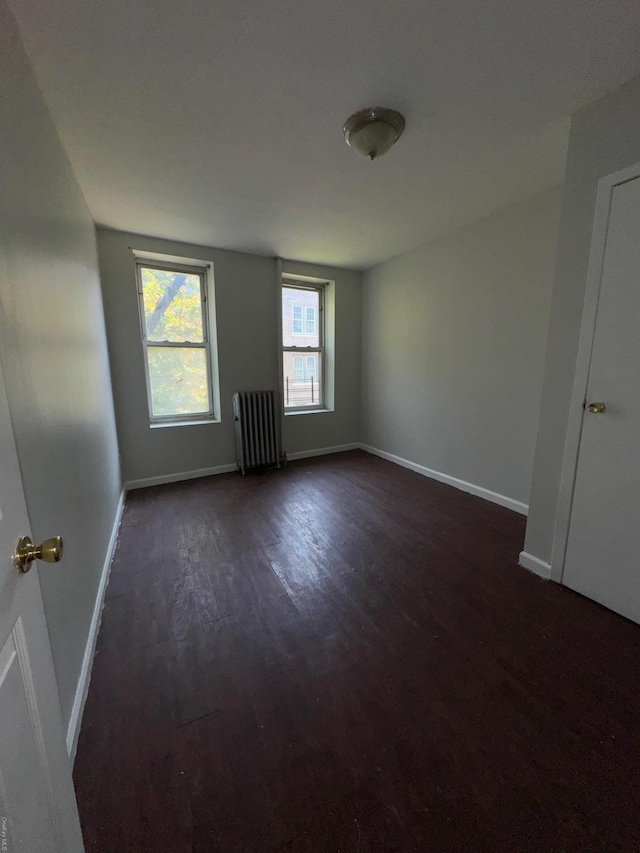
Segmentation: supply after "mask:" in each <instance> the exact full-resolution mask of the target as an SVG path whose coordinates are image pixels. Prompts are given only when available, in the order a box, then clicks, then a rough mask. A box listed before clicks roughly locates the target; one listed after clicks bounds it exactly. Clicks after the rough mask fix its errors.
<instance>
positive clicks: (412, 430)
mask: <svg viewBox="0 0 640 853" xmlns="http://www.w3.org/2000/svg"><path fill="white" fill-rule="evenodd" d="M559 209H560V190H559V189H554V190H552V191H549V192H546V193H544V194H543V195H541V196H538V197H537V198H535V199H533V200H532V201H528V202H526V203H524V204H520V205H517V206H514V207H511V208H509V209H508V210H505V211H502V212H500V213H498V214H495V215H493V216H490V217H488V218H486V219H482V220H480V221H478V222H475V223H473V224H472V225H469V226H467V227H465V228H463V229H461V230H459V231H456V232H454V233H452V234H449V235H447V236H446V237H443V238H441V239H439V240H436V241H434V242H432V243H429V244H427V245H426V246H422V247H421V248H419V249H416V250H415V251H413V252H409V253H407V254H405V255H401V256H400V257H398V258H395V259H393V260H391V261H388V262H386V263H384V264H381V265H380V266H377V267H374V268H373V269H371V270H370V271H369V272H368V273H367V274H366V275H365V286H364V308H363V349H362V365H363V368H362V369H363V380H362V389H363V390H362V394H363V439H364V442H365V443H366V444H369V445H372V446H373V447H376V448H378V449H381V450H384V451H387V452H389V453H393V454H395V455H397V456H401V457H403V458H405V459H408V460H410V461H411V462H414V463H418V464H420V465H424V466H426V467H428V468H432V469H434V470H436V471H440V472H442V473H445V474H448V475H451V476H454V477H457V478H460V479H462V480H466V481H467V482H470V483H473V484H474V485H477V486H481V487H483V488H486V489H490V490H491V491H494V492H498V493H499V494H501V495H505V496H506V497H509V498H513V499H515V500H518V501H523V502H525V503H526V502H527V501H528V498H529V489H530V484H531V470H532V464H533V453H534V444H535V435H536V426H537V420H538V410H539V405H540V394H541V388H542V374H543V363H544V349H545V341H546V335H547V325H548V319H549V306H550V299H551V280H552V271H553V259H554V253H555V246H556V236H557V226H558V218H559Z"/></svg>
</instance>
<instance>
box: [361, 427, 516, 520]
mask: <svg viewBox="0 0 640 853" xmlns="http://www.w3.org/2000/svg"><path fill="white" fill-rule="evenodd" d="M360 447H361V449H362V450H366V452H367V453H373V454H374V456H380V458H381V459H387V460H388V461H389V462H395V464H396V465H402V467H403V468H409V469H410V470H411V471H415V472H416V473H418V474H422V475H423V476H424V477H431V479H432V480H438V481H439V482H441V483H446V484H447V485H448V486H454V487H455V488H456V489H460V490H461V491H463V492H468V493H469V494H471V495H477V496H478V497H479V498H484V499H485V500H488V501H491V502H492V503H494V504H499V505H500V506H504V507H506V508H507V509H512V510H513V511H514V512H519V513H520V515H526V514H527V513H528V512H529V506H528V505H527V504H525V503H522V501H517V500H515V499H514V498H508V497H507V496H506V495H500V494H498V492H492V491H491V490H490V489H485V488H484V487H483V486H476V485H474V483H467V481H466V480H459V479H458V478H457V477H452V476H450V475H449V474H443V473H442V472H441V471H434V470H433V469H432V468H426V467H425V466H424V465H418V464H417V463H416V462H410V461H409V460H408V459H403V458H402V456H395V455H394V454H393V453H387V452H386V450H378V448H377V447H371V446H370V445H368V444H361V445H360Z"/></svg>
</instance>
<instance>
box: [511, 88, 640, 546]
mask: <svg viewBox="0 0 640 853" xmlns="http://www.w3.org/2000/svg"><path fill="white" fill-rule="evenodd" d="M638 162H640V78H635V79H634V80H631V81H630V82H629V83H626V84H625V85H624V86H622V87H620V88H619V89H617V90H616V91H615V92H613V93H612V94H610V95H607V96H606V97H604V98H602V99H601V100H599V101H596V102H595V103H594V104H591V105H590V106H588V107H586V108H585V109H583V110H581V111H580V112H578V113H576V115H575V116H574V118H573V121H572V124H571V135H570V138H569V152H568V155H567V171H566V177H565V184H564V197H563V202H562V216H561V222H560V231H559V237H558V255H557V262H556V271H555V276H554V285H553V301H552V308H551V320H550V325H549V340H548V345H547V355H546V363H545V374H544V385H543V393H542V405H541V411H540V425H539V433H538V441H537V444H536V452H535V467H534V476H533V484H532V489H531V505H530V511H529V519H528V523H527V535H526V540H525V550H526V551H527V552H529V553H530V554H533V555H534V556H535V557H538V558H539V559H541V560H543V561H545V562H550V560H551V550H552V542H553V534H554V529H555V523H556V513H557V504H558V494H559V490H560V476H561V467H562V455H563V451H564V444H565V440H566V434H567V421H568V416H569V404H570V398H571V390H572V387H573V379H574V374H575V366H576V357H577V351H578V340H579V336H580V326H581V321H582V308H583V303H584V295H585V285H586V279H587V268H588V261H589V249H590V245H591V229H592V227H593V216H594V210H595V200H596V191H597V185H598V181H599V179H600V178H602V177H605V176H606V175H610V174H612V173H613V172H616V171H618V170H619V169H624V168H626V167H628V166H632V165H634V164H635V163H638Z"/></svg>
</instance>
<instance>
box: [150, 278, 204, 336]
mask: <svg viewBox="0 0 640 853" xmlns="http://www.w3.org/2000/svg"><path fill="white" fill-rule="evenodd" d="M140 272H141V278H142V299H143V302H144V319H145V324H146V328H147V340H149V341H180V342H182V341H192V342H193V343H200V342H201V341H202V340H203V334H202V295H201V281H200V276H199V275H194V274H189V273H182V272H169V271H167V270H156V269H153V268H152V267H142V268H141V270H140Z"/></svg>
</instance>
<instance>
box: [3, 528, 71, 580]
mask: <svg viewBox="0 0 640 853" xmlns="http://www.w3.org/2000/svg"><path fill="white" fill-rule="evenodd" d="M62 552H63V545H62V539H61V538H60V537H59V536H52V537H51V539H45V540H44V542H42V543H41V544H40V545H34V544H33V542H32V541H31V539H29V537H28V536H23V537H22V539H19V540H18V544H17V545H16V550H15V553H14V555H13V564H14V566H15V567H16V569H17V570H18V571H19V572H22V574H26V573H27V572H28V571H29V569H30V568H31V563H33V561H34V560H43V561H44V562H45V563H58V562H60V560H61V559H62Z"/></svg>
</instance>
